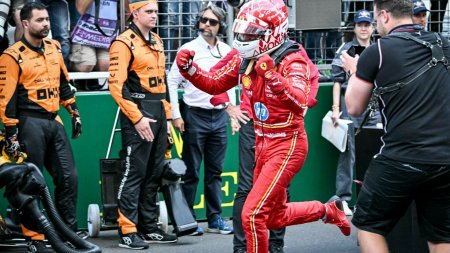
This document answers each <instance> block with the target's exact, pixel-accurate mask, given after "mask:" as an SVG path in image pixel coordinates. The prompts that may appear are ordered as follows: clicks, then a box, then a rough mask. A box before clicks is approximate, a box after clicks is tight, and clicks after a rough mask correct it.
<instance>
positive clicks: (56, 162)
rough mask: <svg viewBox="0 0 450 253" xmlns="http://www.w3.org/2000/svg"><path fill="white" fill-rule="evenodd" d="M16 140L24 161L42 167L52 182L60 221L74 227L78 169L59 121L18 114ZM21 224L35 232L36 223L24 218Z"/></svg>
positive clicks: (75, 226)
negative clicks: (23, 155) (24, 155)
mask: <svg viewBox="0 0 450 253" xmlns="http://www.w3.org/2000/svg"><path fill="white" fill-rule="evenodd" d="M18 138H19V143H20V144H21V145H22V146H23V148H24V151H25V153H26V154H27V156H28V158H27V162H30V163H33V164H35V165H36V166H37V167H38V168H39V169H41V170H43V168H44V167H45V169H46V170H47V171H48V173H49V174H50V176H51V177H52V178H53V183H54V184H55V192H54V197H55V206H56V209H57V210H58V212H59V214H60V215H61V217H62V219H63V221H64V222H65V224H66V225H68V226H69V227H70V228H71V229H73V230H76V229H77V215H76V210H77V208H76V207H77V192H78V172H77V169H76V167H75V161H74V157H73V152H72V148H71V147H70V142H69V139H68V138H67V134H66V131H65V130H64V126H63V124H62V123H61V122H59V121H58V120H55V119H45V118H39V117H33V116H23V115H22V116H19V136H18ZM22 222H23V225H24V226H25V227H26V228H28V229H31V230H34V231H38V229H37V226H36V224H34V222H33V221H30V220H29V219H28V218H27V217H25V219H22Z"/></svg>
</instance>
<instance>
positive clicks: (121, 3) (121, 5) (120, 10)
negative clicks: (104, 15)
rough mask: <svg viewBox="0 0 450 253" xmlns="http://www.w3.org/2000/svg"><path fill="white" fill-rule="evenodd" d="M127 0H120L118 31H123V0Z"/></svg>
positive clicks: (124, 0) (124, 21)
mask: <svg viewBox="0 0 450 253" xmlns="http://www.w3.org/2000/svg"><path fill="white" fill-rule="evenodd" d="M126 1H127V0H120V7H119V16H120V32H123V31H124V30H125V23H126V20H125V9H126V6H125V2H126Z"/></svg>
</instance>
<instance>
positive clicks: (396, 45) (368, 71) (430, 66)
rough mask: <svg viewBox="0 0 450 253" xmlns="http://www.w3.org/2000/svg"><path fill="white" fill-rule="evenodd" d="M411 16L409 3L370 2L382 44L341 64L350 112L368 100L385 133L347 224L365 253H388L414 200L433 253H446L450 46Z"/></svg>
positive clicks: (449, 236)
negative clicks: (373, 99) (375, 105)
mask: <svg viewBox="0 0 450 253" xmlns="http://www.w3.org/2000/svg"><path fill="white" fill-rule="evenodd" d="M411 10H412V2H410V1H404V0H391V1H386V0H374V17H375V22H376V23H377V30H378V32H379V33H380V35H381V36H383V38H381V39H379V40H378V41H377V43H374V44H372V45H371V46H369V47H368V48H367V49H366V50H364V52H363V53H362V54H361V57H360V58H359V59H358V57H355V58H353V57H351V56H349V55H348V54H347V53H344V54H343V56H342V61H343V65H344V69H346V70H348V71H349V73H350V79H349V85H348V88H347V92H346V95H345V102H346V104H347V109H348V112H349V113H350V114H351V115H354V116H356V115H359V114H361V113H362V112H363V111H364V110H365V108H366V106H367V104H368V101H369V98H370V96H371V94H372V92H373V93H374V94H375V95H376V96H377V95H378V100H379V104H380V111H381V113H382V119H383V125H384V126H385V127H384V131H385V133H384V135H383V136H382V142H383V146H382V147H381V149H380V151H379V153H378V154H377V155H375V156H374V158H373V159H372V162H371V164H370V165H369V168H368V170H367V172H366V176H365V178H364V184H363V187H362V189H361V191H360V193H359V197H358V201H357V203H356V209H355V213H354V216H353V220H352V222H353V224H354V225H355V226H356V227H357V228H358V229H359V231H358V241H359V243H360V248H361V252H363V253H364V252H386V253H387V252H388V246H387V243H386V239H385V236H386V235H387V234H388V233H389V232H390V231H391V230H392V228H393V227H394V226H395V224H396V223H397V221H398V220H399V219H400V218H401V217H402V216H403V215H404V213H405V211H406V210H407V209H408V207H409V206H410V204H411V202H412V201H413V200H414V201H415V203H416V206H417V216H418V220H419V227H420V229H421V234H423V235H424V237H425V238H426V239H427V241H428V245H429V248H430V252H434V253H441V252H447V253H448V252H450V183H449V182H450V156H449V154H450V135H449V134H448V133H449V131H450V125H449V124H448V121H449V118H450V106H449V102H450V101H449V99H450V73H449V70H448V69H447V68H448V66H449V65H448V61H447V59H450V50H449V43H448V41H447V40H445V39H442V38H441V36H440V35H439V34H437V33H431V32H427V31H424V30H423V27H421V26H419V25H414V24H413V22H412V19H411ZM423 42H426V43H423Z"/></svg>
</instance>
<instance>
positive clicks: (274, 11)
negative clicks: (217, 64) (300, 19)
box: [233, 0, 288, 59]
mask: <svg viewBox="0 0 450 253" xmlns="http://www.w3.org/2000/svg"><path fill="white" fill-rule="evenodd" d="M287 28H288V12H287V9H286V5H285V4H284V2H283V0H253V1H250V2H247V3H245V4H244V5H243V6H242V7H241V9H240V11H239V13H238V15H237V17H236V19H235V20H234V23H233V32H234V33H236V37H235V39H234V41H233V47H234V48H236V49H237V50H238V52H239V55H240V56H241V57H242V58H244V59H251V58H258V57H260V56H261V55H263V54H268V53H270V52H272V51H274V50H275V49H277V48H278V47H279V46H281V44H283V42H284V41H285V40H286V35H287Z"/></svg>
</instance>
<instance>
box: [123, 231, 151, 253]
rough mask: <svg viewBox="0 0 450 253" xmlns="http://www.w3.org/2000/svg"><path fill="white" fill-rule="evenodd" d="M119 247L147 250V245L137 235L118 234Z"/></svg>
mask: <svg viewBox="0 0 450 253" xmlns="http://www.w3.org/2000/svg"><path fill="white" fill-rule="evenodd" d="M119 235H120V241H119V247H121V248H127V249H148V244H147V243H145V242H144V240H142V238H141V237H140V236H139V234H138V233H130V234H125V235H122V234H120V232H119Z"/></svg>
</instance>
